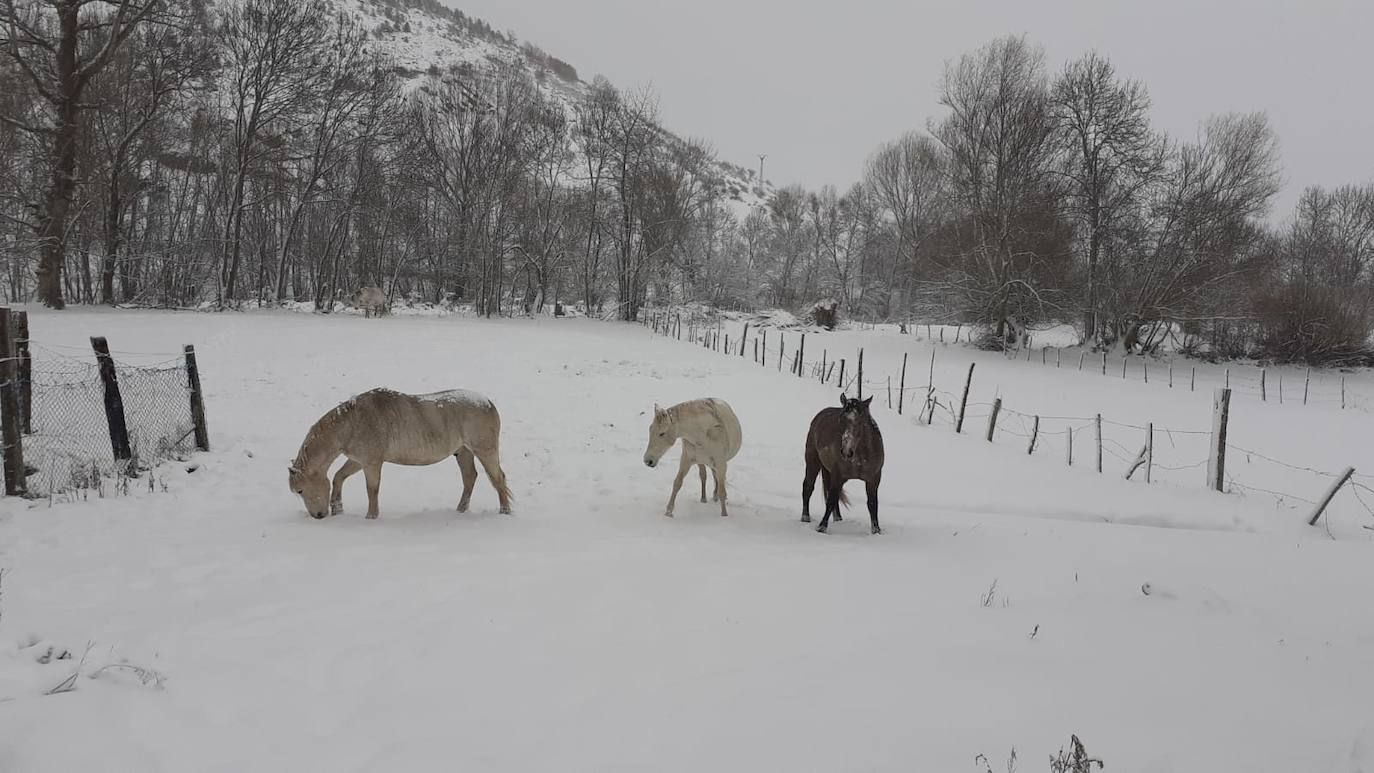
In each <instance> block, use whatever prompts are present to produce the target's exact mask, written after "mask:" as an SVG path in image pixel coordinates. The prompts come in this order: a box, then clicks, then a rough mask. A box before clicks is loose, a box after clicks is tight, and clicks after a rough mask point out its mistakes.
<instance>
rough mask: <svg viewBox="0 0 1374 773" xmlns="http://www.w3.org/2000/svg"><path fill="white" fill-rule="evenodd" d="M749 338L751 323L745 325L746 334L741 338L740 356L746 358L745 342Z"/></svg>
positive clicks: (741, 335)
mask: <svg viewBox="0 0 1374 773" xmlns="http://www.w3.org/2000/svg"><path fill="white" fill-rule="evenodd" d="M748 337H749V323H748V322H746V323H744V332H743V333H742V334H740V337H739V356H741V357H743V356H744V340H745V339H746V338H748Z"/></svg>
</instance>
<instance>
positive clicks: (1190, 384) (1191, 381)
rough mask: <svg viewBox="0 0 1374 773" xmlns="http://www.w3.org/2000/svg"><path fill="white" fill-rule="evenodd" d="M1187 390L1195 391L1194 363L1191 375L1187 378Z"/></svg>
mask: <svg viewBox="0 0 1374 773" xmlns="http://www.w3.org/2000/svg"><path fill="white" fill-rule="evenodd" d="M1188 391H1189V392H1196V391H1197V366H1196V365H1194V366H1193V375H1192V376H1191V377H1190V378H1189V379H1188Z"/></svg>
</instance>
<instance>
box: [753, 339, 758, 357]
mask: <svg viewBox="0 0 1374 773" xmlns="http://www.w3.org/2000/svg"><path fill="white" fill-rule="evenodd" d="M758 361H759V339H757V338H755V339H754V362H758Z"/></svg>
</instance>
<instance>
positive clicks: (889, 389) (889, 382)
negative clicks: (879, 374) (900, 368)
mask: <svg viewBox="0 0 1374 773" xmlns="http://www.w3.org/2000/svg"><path fill="white" fill-rule="evenodd" d="M887 409H888V410H889V411H890V410H892V377H891V376H888V377H887Z"/></svg>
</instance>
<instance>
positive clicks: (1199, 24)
mask: <svg viewBox="0 0 1374 773" xmlns="http://www.w3.org/2000/svg"><path fill="white" fill-rule="evenodd" d="M446 2H450V3H451V4H453V5H454V6H455V7H457V8H459V9H461V10H463V11H464V12H466V13H469V14H472V15H475V16H478V17H480V18H483V19H486V20H487V21H488V22H490V23H491V24H492V26H494V27H496V28H497V29H502V30H508V31H511V32H514V33H515V34H516V35H517V36H518V37H519V38H520V39H522V40H528V41H530V42H532V43H534V44H536V45H538V46H540V47H541V48H543V49H545V50H546V51H548V52H549V53H551V54H553V55H555V56H558V57H560V58H562V59H564V60H566V61H568V62H569V63H570V64H572V65H573V66H574V67H576V68H577V69H578V73H579V74H580V75H581V77H582V78H583V80H587V81H590V80H591V79H592V77H593V76H595V75H597V74H598V73H599V74H602V75H605V76H606V77H608V78H610V79H611V81H612V82H614V83H615V84H616V85H617V86H620V87H622V88H629V87H634V86H639V85H645V84H649V85H652V86H653V87H654V89H655V90H656V91H657V92H658V94H659V98H660V107H661V116H662V119H663V122H664V124H665V125H666V126H667V127H668V128H670V129H672V130H673V131H675V132H676V133H678V134H680V135H685V136H693V137H701V138H704V139H706V140H709V141H710V142H711V143H712V144H713V145H714V146H715V148H716V150H717V152H718V154H719V155H720V156H721V157H722V158H724V159H728V160H731V161H734V162H736V163H739V164H741V165H744V166H753V167H755V168H757V165H758V159H757V154H759V153H767V154H768V158H767V160H766V161H765V162H764V175H765V176H766V177H767V178H768V179H769V180H772V181H773V182H774V183H777V184H785V183H788V182H800V183H803V184H805V185H807V186H809V187H818V186H820V185H823V184H827V183H830V184H834V185H837V186H840V187H841V188H844V187H846V186H848V185H849V184H850V183H852V182H854V181H855V180H856V179H857V178H858V176H859V173H860V170H861V168H862V164H863V161H864V159H865V157H866V156H867V155H868V154H869V153H870V152H871V151H872V150H873V148H874V147H875V146H877V145H878V144H879V143H880V142H882V141H884V140H887V139H890V138H892V137H895V136H897V135H899V134H901V133H902V132H904V131H907V130H909V129H918V128H923V127H924V126H925V125H926V121H927V119H928V118H930V117H938V116H940V115H941V111H940V107H939V105H938V104H937V96H936V86H937V84H938V80H939V76H940V73H941V70H942V68H943V66H944V63H945V62H946V61H947V60H949V59H952V58H956V57H958V56H959V55H960V54H961V53H963V52H965V51H969V50H972V49H974V48H977V47H978V46H980V45H982V44H984V43H986V42H987V41H989V40H991V39H993V38H995V37H998V36H1000V35H1004V34H1008V33H1015V34H1020V33H1026V34H1027V35H1029V37H1030V38H1031V39H1032V40H1033V41H1035V42H1038V43H1040V44H1042V45H1043V46H1044V47H1045V51H1046V54H1047V56H1048V59H1049V62H1050V67H1051V69H1052V71H1053V70H1057V69H1058V68H1059V67H1060V66H1061V65H1062V64H1063V63H1064V62H1065V61H1067V60H1069V59H1072V58H1074V57H1076V56H1077V55H1079V54H1080V53H1082V52H1084V51H1087V50H1089V49H1093V48H1096V49H1097V50H1099V51H1101V52H1103V53H1105V54H1107V55H1108V56H1109V57H1110V58H1111V59H1112V61H1113V62H1114V63H1115V64H1116V66H1117V71H1118V72H1119V73H1121V74H1123V75H1125V76H1128V77H1132V78H1135V79H1138V80H1141V81H1143V82H1144V83H1145V84H1146V86H1148V88H1149V90H1150V94H1151V97H1152V98H1153V102H1154V110H1153V116H1154V121H1155V125H1156V126H1157V127H1158V128H1161V129H1163V130H1165V131H1168V132H1169V133H1170V134H1172V135H1174V136H1182V137H1189V138H1191V137H1193V136H1195V135H1196V131H1197V126H1198V123H1199V121H1201V120H1202V119H1203V118H1205V117H1206V116H1207V115H1209V114H1211V113H1219V112H1228V111H1249V110H1264V111H1266V112H1268V114H1269V116H1270V119H1271V120H1272V121H1273V124H1274V127H1275V128H1276V129H1277V131H1278V135H1279V140H1280V142H1281V146H1282V151H1283V161H1284V173H1285V180H1286V186H1285V189H1284V191H1283V193H1282V194H1281V196H1280V201H1279V202H1278V208H1279V211H1278V212H1276V213H1275V214H1276V215H1277V217H1276V219H1283V218H1285V217H1286V216H1287V214H1288V210H1289V209H1290V208H1291V205H1292V203H1293V202H1294V201H1295V200H1296V199H1297V196H1298V193H1299V192H1300V191H1301V189H1302V188H1303V187H1305V186H1307V185H1311V184H1315V183H1321V184H1327V185H1338V184H1341V183H1346V182H1368V181H1374V45H1372V44H1371V40H1370V37H1371V30H1374V0H1315V1H1313V2H1301V1H1300V0H1295V1H1293V2H1277V1H1276V0H1148V2H1147V1H1146V0H1130V1H1122V0H995V1H994V0H964V1H963V2H958V1H957V0H956V1H950V0H927V1H926V2H919V3H918V2H909V1H906V2H903V1H902V0H885V1H879V0H831V1H830V2H825V3H814V2H801V1H799V0H677V2H663V1H662V0H446ZM813 9H814V10H813Z"/></svg>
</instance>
